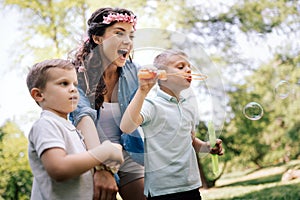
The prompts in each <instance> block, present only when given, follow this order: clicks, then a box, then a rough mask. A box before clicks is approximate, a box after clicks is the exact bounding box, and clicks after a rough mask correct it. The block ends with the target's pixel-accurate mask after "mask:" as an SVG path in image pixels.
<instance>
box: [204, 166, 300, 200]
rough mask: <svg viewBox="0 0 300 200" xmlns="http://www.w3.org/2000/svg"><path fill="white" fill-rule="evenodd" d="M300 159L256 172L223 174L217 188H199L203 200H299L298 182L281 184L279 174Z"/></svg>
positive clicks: (299, 184) (246, 171)
mask: <svg viewBox="0 0 300 200" xmlns="http://www.w3.org/2000/svg"><path fill="white" fill-rule="evenodd" d="M297 165H298V166H299V165H300V160H297V161H292V162H290V163H288V164H285V165H281V166H274V167H267V168H264V169H259V170H253V169H252V170H245V171H238V172H234V173H230V174H225V175H224V176H223V178H221V179H220V180H218V181H217V183H216V187H214V188H211V189H208V190H204V189H200V192H201V196H202V199H203V200H300V179H294V180H291V181H288V182H281V177H282V174H283V173H284V172H285V171H286V170H287V169H289V168H291V167H294V166H297Z"/></svg>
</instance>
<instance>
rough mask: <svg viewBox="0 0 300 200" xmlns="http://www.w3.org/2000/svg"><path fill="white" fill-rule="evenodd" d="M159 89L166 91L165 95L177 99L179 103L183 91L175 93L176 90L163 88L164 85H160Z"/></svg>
mask: <svg viewBox="0 0 300 200" xmlns="http://www.w3.org/2000/svg"><path fill="white" fill-rule="evenodd" d="M159 88H160V89H161V90H162V91H164V92H165V93H167V94H169V95H171V96H173V97H175V98H176V99H177V101H179V97H180V92H181V91H174V90H170V89H169V88H167V87H165V86H163V85H160V86H159Z"/></svg>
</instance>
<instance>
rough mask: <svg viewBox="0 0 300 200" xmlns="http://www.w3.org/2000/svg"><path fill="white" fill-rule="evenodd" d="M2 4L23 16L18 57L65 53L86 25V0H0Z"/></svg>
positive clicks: (34, 57)
mask: <svg viewBox="0 0 300 200" xmlns="http://www.w3.org/2000/svg"><path fill="white" fill-rule="evenodd" d="M2 4H3V5H4V8H9V9H16V10H18V11H19V12H20V14H21V16H22V23H21V24H22V38H21V41H18V43H19V44H18V45H17V48H16V51H19V55H20V58H19V59H20V60H21V61H23V60H24V59H25V58H27V59H28V57H30V56H31V57H32V59H33V60H34V61H33V62H35V61H36V60H38V61H40V60H44V59H49V58H53V57H63V56H64V57H67V53H68V52H70V51H71V50H73V49H74V48H76V46H77V44H78V41H80V40H81V39H82V38H83V35H84V30H85V29H86V25H85V24H86V17H85V15H86V11H87V8H88V5H87V4H86V3H85V1H83V0H80V1H72V0H64V1H54V0H48V1H38V0H34V1H15V0H2Z"/></svg>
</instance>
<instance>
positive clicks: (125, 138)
mask: <svg viewBox="0 0 300 200" xmlns="http://www.w3.org/2000/svg"><path fill="white" fill-rule="evenodd" d="M137 73H138V67H137V66H136V65H135V64H134V63H132V62H130V61H126V63H125V65H124V66H123V67H122V68H121V72H120V77H119V83H118V84H119V85H118V88H119V89H118V103H119V106H120V111H121V115H122V116H123V114H124V112H125V110H126V108H127V106H128V104H129V103H130V101H131V99H132V98H133V96H134V94H135V92H136V90H137V88H138V86H139V83H138V77H137ZM78 90H79V93H80V101H79V103H78V106H77V109H76V110H75V111H74V112H72V113H71V115H70V119H71V120H72V121H73V123H74V125H75V126H77V124H78V123H79V121H80V120H81V119H82V117H84V116H90V117H91V118H92V119H93V120H94V122H95V124H96V120H97V111H96V110H95V109H93V108H92V106H91V103H90V101H89V99H88V97H87V96H86V95H85V92H84V91H83V90H82V89H81V88H78ZM99 113H100V112H99ZM98 117H101V116H100V115H99V116H98ZM97 130H98V134H99V137H100V139H101V141H104V140H105V139H107V138H105V137H104V134H103V133H102V131H101V129H100V128H97ZM108 139H110V138H108ZM120 144H122V146H123V148H124V149H125V150H126V151H127V152H128V154H129V155H130V156H131V157H132V159H134V160H135V161H136V162H138V163H139V164H142V165H144V144H143V140H142V138H141V135H140V133H139V132H138V130H135V131H134V132H133V133H132V134H130V135H129V134H122V135H121V141H120Z"/></svg>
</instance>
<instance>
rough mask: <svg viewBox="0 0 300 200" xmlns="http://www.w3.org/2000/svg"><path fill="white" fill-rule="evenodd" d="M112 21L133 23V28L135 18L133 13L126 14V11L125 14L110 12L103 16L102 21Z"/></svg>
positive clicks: (106, 22) (104, 22)
mask: <svg viewBox="0 0 300 200" xmlns="http://www.w3.org/2000/svg"><path fill="white" fill-rule="evenodd" d="M114 21H118V22H128V23H133V28H134V30H135V25H136V22H137V19H136V16H135V15H128V14H127V13H125V14H120V13H116V14H115V13H110V14H109V15H108V16H107V17H103V22H102V23H103V24H110V23H111V22H114Z"/></svg>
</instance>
